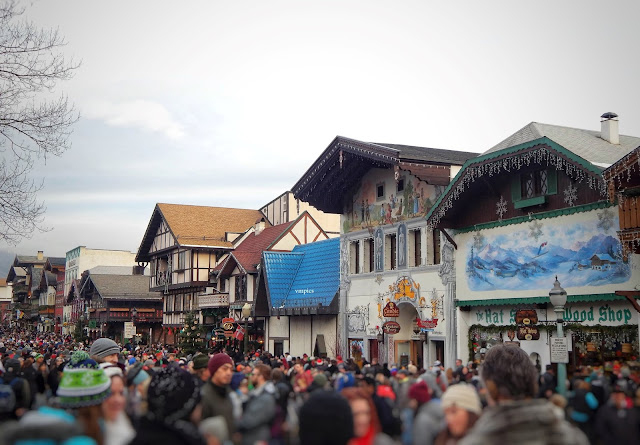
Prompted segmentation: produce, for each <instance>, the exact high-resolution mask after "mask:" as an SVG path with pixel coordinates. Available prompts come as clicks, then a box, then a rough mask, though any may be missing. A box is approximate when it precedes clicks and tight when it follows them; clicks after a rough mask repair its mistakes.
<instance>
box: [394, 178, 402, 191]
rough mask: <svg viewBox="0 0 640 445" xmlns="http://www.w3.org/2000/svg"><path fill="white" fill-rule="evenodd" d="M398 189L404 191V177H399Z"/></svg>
mask: <svg viewBox="0 0 640 445" xmlns="http://www.w3.org/2000/svg"><path fill="white" fill-rule="evenodd" d="M396 191H398V192H402V191H404V178H400V179H398V186H397V187H396Z"/></svg>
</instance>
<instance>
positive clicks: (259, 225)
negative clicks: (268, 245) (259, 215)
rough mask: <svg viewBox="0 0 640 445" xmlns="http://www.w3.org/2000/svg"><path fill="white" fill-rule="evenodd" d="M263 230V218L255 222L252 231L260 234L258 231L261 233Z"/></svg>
mask: <svg viewBox="0 0 640 445" xmlns="http://www.w3.org/2000/svg"><path fill="white" fill-rule="evenodd" d="M263 230H264V220H260V221H258V222H257V223H256V225H255V227H254V229H253V233H254V234H255V235H260V233H262V231H263Z"/></svg>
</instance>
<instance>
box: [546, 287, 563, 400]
mask: <svg viewBox="0 0 640 445" xmlns="http://www.w3.org/2000/svg"><path fill="white" fill-rule="evenodd" d="M549 300H551V304H552V305H553V311H554V312H555V313H556V335H557V337H558V338H564V332H563V330H562V324H563V323H564V320H563V314H564V305H565V304H566V303H567V291H565V290H564V289H563V288H562V286H560V282H559V281H558V276H556V281H555V282H554V283H553V289H551V290H550V291H549ZM566 381H567V365H566V364H565V362H558V387H557V388H556V389H557V391H558V394H560V395H562V396H565V395H566Z"/></svg>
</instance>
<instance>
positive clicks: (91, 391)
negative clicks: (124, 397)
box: [57, 351, 111, 408]
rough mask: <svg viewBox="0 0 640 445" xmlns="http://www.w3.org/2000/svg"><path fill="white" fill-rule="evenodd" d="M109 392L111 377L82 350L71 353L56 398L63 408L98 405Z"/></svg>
mask: <svg viewBox="0 0 640 445" xmlns="http://www.w3.org/2000/svg"><path fill="white" fill-rule="evenodd" d="M110 392H111V379H109V377H108V376H107V374H106V373H105V372H104V370H102V369H100V366H99V365H98V364H97V363H96V361H95V360H93V359H91V358H90V357H89V354H87V353H86V352H84V351H75V352H74V353H73V354H71V361H70V362H69V363H68V364H67V365H66V366H65V367H64V371H63V373H62V379H61V380H60V386H58V393H57V395H58V400H59V403H60V406H62V407H63V408H79V407H83V406H93V405H99V404H100V403H102V401H103V400H104V399H106V398H107V397H108V396H109V394H110Z"/></svg>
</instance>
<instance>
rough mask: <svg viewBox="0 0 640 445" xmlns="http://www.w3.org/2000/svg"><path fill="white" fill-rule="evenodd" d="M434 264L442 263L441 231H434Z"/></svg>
mask: <svg viewBox="0 0 640 445" xmlns="http://www.w3.org/2000/svg"><path fill="white" fill-rule="evenodd" d="M433 264H440V231H439V230H434V231H433Z"/></svg>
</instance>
